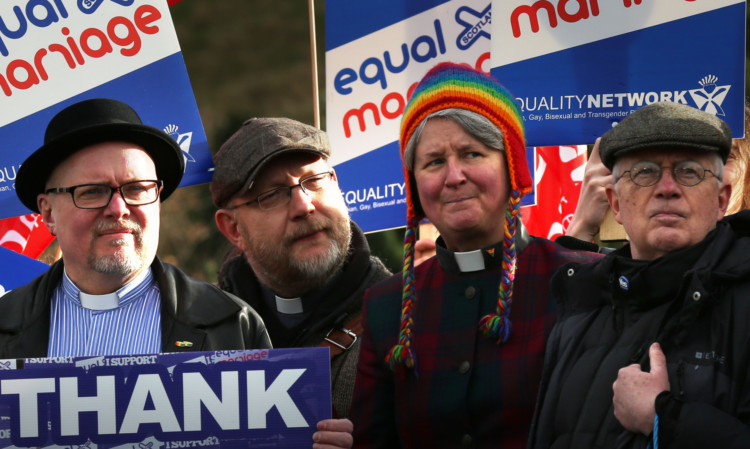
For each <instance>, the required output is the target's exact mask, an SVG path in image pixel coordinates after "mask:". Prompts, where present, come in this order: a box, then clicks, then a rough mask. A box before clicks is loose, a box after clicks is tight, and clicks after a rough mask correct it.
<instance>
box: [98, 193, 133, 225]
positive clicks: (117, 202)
mask: <svg viewBox="0 0 750 449" xmlns="http://www.w3.org/2000/svg"><path fill="white" fill-rule="evenodd" d="M104 214H105V215H106V216H110V217H115V218H121V217H126V216H128V215H130V208H129V207H128V205H127V204H126V203H125V200H124V199H123V198H122V194H121V193H120V191H119V190H118V191H116V192H114V194H113V195H112V198H111V199H110V200H109V204H107V207H105V208H104Z"/></svg>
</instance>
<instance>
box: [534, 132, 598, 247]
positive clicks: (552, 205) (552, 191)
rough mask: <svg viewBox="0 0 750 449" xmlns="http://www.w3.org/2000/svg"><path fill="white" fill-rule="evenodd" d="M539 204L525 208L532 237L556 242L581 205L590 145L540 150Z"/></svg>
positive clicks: (538, 161)
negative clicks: (580, 200) (577, 207)
mask: <svg viewBox="0 0 750 449" xmlns="http://www.w3.org/2000/svg"><path fill="white" fill-rule="evenodd" d="M535 159H536V164H535V165H536V173H535V177H534V179H535V181H536V189H535V191H536V204H535V205H533V206H527V207H523V208H522V209H521V218H522V220H523V224H524V225H525V226H526V229H528V231H529V234H532V235H537V236H540V237H545V238H548V239H550V240H554V239H555V238H557V237H558V236H560V235H563V234H564V233H565V229H567V227H568V224H569V223H570V220H571V219H572V218H573V213H574V212H575V210H576V205H577V204H578V196H579V194H580V193H581V183H582V182H583V172H584V169H585V168H586V146H585V145H578V146H555V147H536V155H535Z"/></svg>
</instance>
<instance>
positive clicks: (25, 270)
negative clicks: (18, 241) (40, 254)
mask: <svg viewBox="0 0 750 449" xmlns="http://www.w3.org/2000/svg"><path fill="white" fill-rule="evenodd" d="M48 269H49V265H47V264H45V263H42V262H39V261H38V260H36V259H32V258H31V257H27V256H24V255H23V254H19V253H17V252H15V251H11V250H9V249H7V248H3V247H2V246H0V296H2V295H4V294H6V293H7V292H9V291H11V290H13V289H14V288H16V287H20V286H22V285H26V284H28V283H29V282H31V281H32V280H33V279H34V278H35V277H37V276H39V275H40V274H42V273H44V272H45V271H47V270H48Z"/></svg>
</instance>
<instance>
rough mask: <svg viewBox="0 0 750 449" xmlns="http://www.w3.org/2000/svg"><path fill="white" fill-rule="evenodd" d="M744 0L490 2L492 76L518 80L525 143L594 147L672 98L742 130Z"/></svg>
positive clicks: (736, 133) (512, 82)
mask: <svg viewBox="0 0 750 449" xmlns="http://www.w3.org/2000/svg"><path fill="white" fill-rule="evenodd" d="M745 7H746V5H745V1H744V0H710V1H705V0H704V1H690V0H683V1H673V2H666V1H658V2H657V1H648V2H647V1H641V0H614V1H607V2H603V1H598V0H518V1H513V2H507V1H504V0H494V1H493V4H492V8H493V9H492V18H493V21H492V37H493V39H492V75H493V76H495V77H496V78H498V79H500V80H502V81H503V82H505V83H507V84H508V85H509V86H512V87H513V88H512V92H513V94H514V95H515V96H516V97H517V99H518V102H519V105H520V106H521V109H522V111H523V114H524V119H525V121H526V136H527V144H528V145H534V146H544V145H568V144H591V143H593V142H594V141H595V140H596V138H597V137H599V136H601V135H602V134H604V133H605V132H606V131H607V130H608V129H610V128H611V127H612V126H614V125H615V124H616V123H617V122H619V121H621V120H622V119H623V118H624V117H626V116H627V115H628V114H630V113H631V112H632V111H634V110H637V109H638V108H640V107H642V106H644V105H646V104H651V103H654V102H656V101H674V102H678V103H683V104H687V105H690V106H693V107H696V108H698V109H701V110H704V111H706V112H709V113H711V114H715V115H716V116H718V117H720V118H722V119H723V120H725V121H726V122H727V123H728V124H729V126H730V127H731V128H732V131H733V134H734V136H735V137H740V136H742V135H743V133H744V125H743V114H744V97H745V92H744V85H745Z"/></svg>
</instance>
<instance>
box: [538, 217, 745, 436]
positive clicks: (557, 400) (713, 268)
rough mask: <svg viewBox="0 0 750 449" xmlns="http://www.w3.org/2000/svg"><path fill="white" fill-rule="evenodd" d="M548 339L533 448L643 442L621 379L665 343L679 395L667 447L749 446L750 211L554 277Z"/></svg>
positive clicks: (661, 406) (663, 428) (668, 415)
mask: <svg viewBox="0 0 750 449" xmlns="http://www.w3.org/2000/svg"><path fill="white" fill-rule="evenodd" d="M551 287H552V291H553V296H554V297H555V300H556V301H557V303H558V311H559V313H560V318H559V321H558V323H557V324H556V325H555V328H554V329H553V331H552V335H551V337H550V340H549V342H548V346H547V352H546V355H545V368H544V373H543V377H542V384H541V387H540V395H539V400H538V403H537V409H536V412H535V417H534V423H533V425H532V431H531V440H530V445H529V447H530V448H533V449H539V448H555V449H561V448H575V449H578V448H607V449H610V448H639V449H643V448H645V447H646V445H647V443H648V441H647V437H646V436H644V435H636V434H633V433H630V432H628V431H626V430H625V429H624V428H623V427H622V426H621V425H620V423H619V422H618V421H617V420H616V419H615V417H614V413H613V405H612V396H613V392H612V384H613V382H614V381H615V379H616V378H617V371H618V370H619V369H620V368H623V367H625V366H628V365H630V364H633V363H640V364H641V365H642V367H643V369H644V370H648V360H649V359H648V348H649V346H650V345H651V344H652V343H653V342H659V344H660V345H661V347H662V350H663V351H664V353H665V355H666V358H667V367H668V372H669V382H670V388H671V394H668V395H666V396H665V397H666V400H665V401H663V402H660V401H657V407H656V411H657V413H658V414H659V418H660V424H659V435H658V436H659V445H660V447H661V448H668V447H675V448H691V447H696V448H705V447H717V448H729V447H736V448H740V447H742V448H747V447H750V427H748V426H749V425H750V211H747V212H741V213H739V214H736V215H734V216H731V217H728V218H727V219H725V220H724V221H722V222H720V223H718V225H717V228H716V229H715V230H714V231H712V232H711V233H709V235H708V236H707V237H706V239H705V240H704V241H703V242H701V243H698V244H697V245H695V246H693V247H690V248H686V249H683V250H680V251H677V252H674V253H671V254H668V255H666V256H664V257H661V258H659V259H656V260H654V261H633V260H632V259H631V258H630V248H629V247H627V246H626V247H624V248H622V249H620V250H617V251H615V252H614V253H612V254H609V255H608V256H607V257H605V258H604V259H602V260H601V261H599V262H596V263H593V264H589V265H578V264H570V265H567V266H565V267H563V268H562V269H561V270H560V271H558V273H557V275H556V276H555V277H554V278H553V280H552V286H551Z"/></svg>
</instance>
